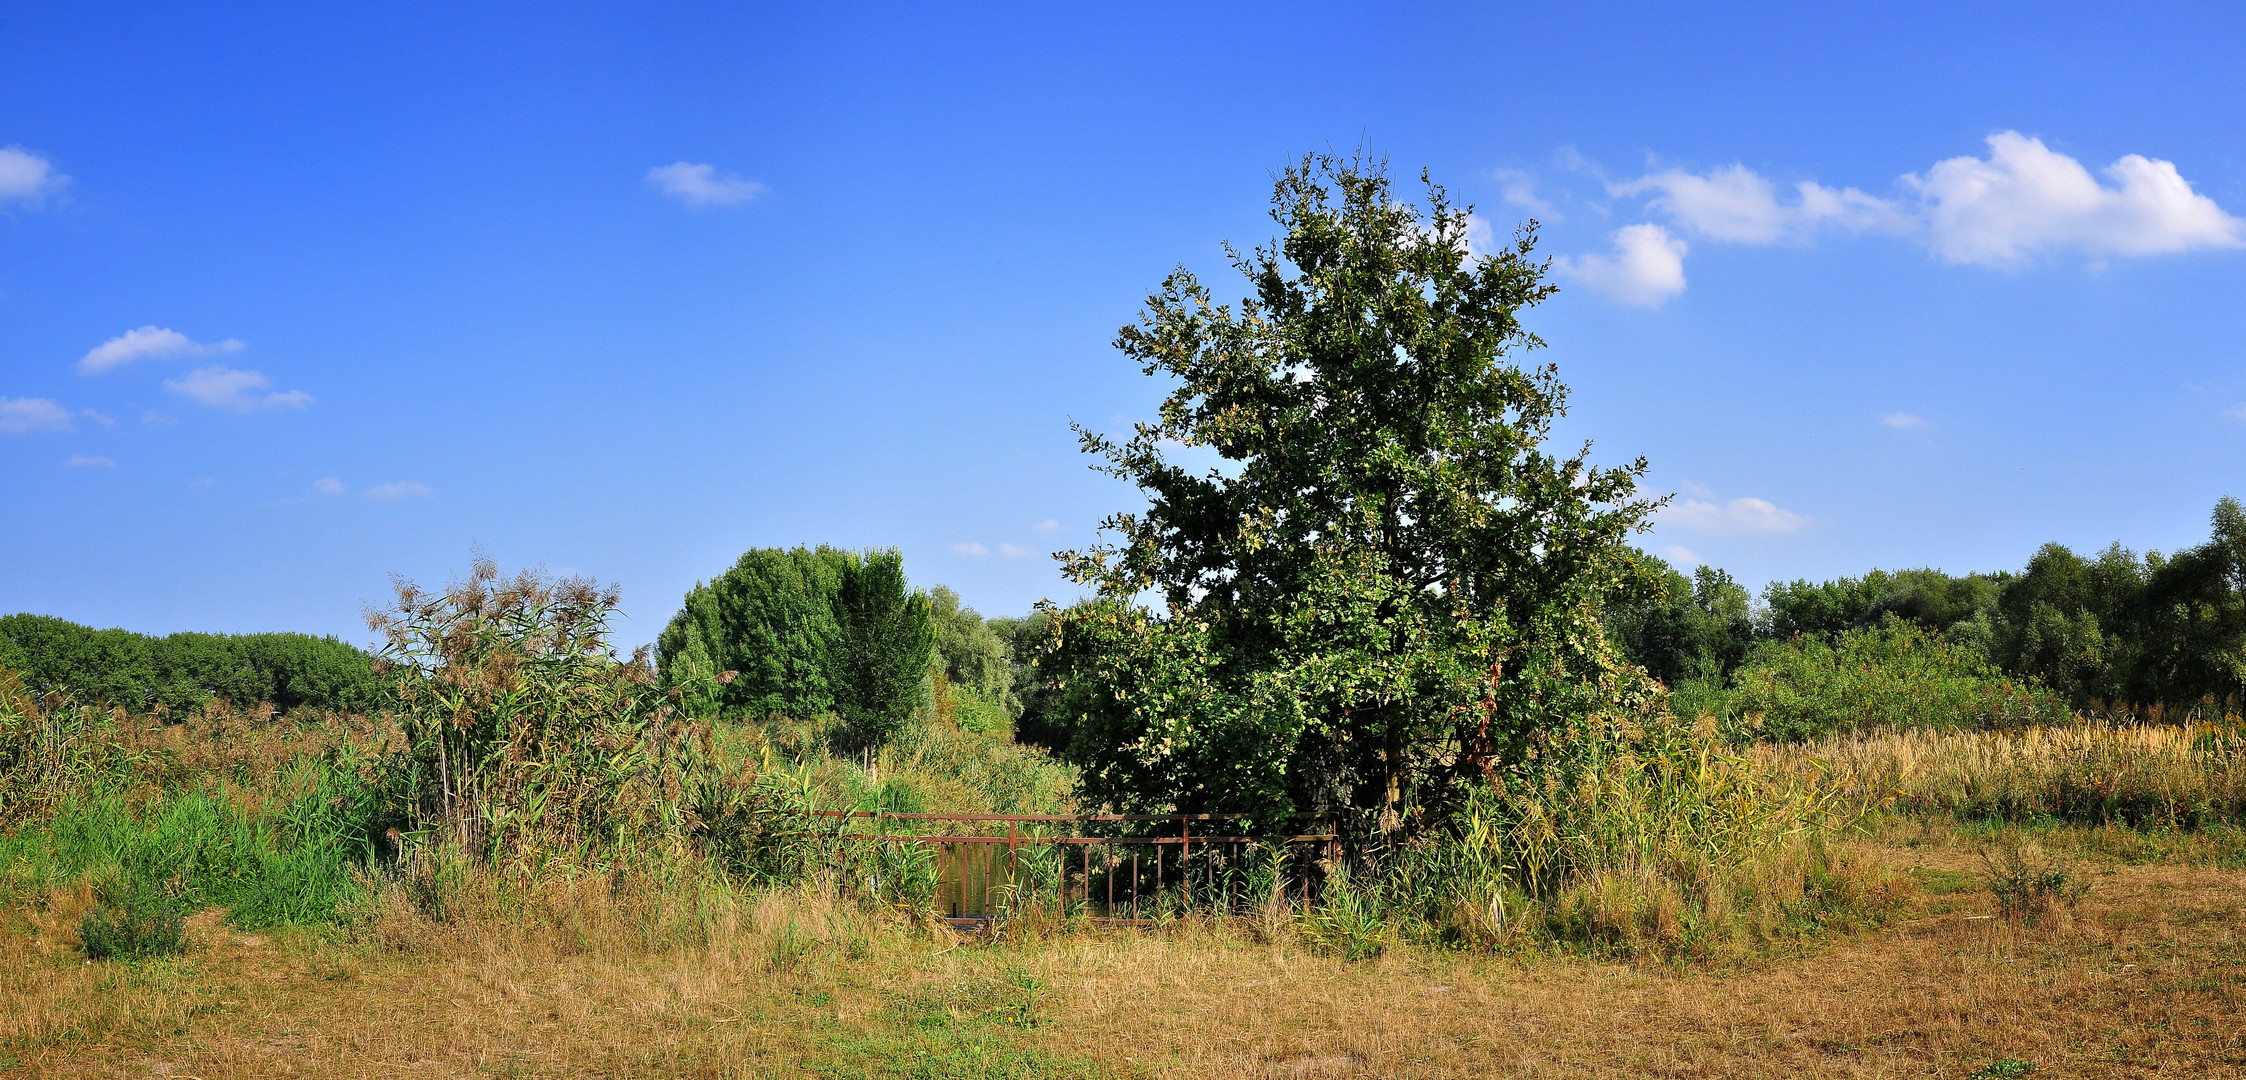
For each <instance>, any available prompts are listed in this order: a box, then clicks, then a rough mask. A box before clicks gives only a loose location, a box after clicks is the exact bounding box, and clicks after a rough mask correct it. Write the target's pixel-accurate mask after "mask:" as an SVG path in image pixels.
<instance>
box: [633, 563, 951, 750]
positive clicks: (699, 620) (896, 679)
mask: <svg viewBox="0 0 2246 1080" xmlns="http://www.w3.org/2000/svg"><path fill="white" fill-rule="evenodd" d="M950 614H951V615H952V616H953V617H954V621H955V622H960V623H964V622H965V621H966V620H965V619H964V618H961V617H960V612H959V610H958V608H957V597H956V596H955V597H953V610H952V611H951V613H950ZM966 614H967V615H970V616H971V615H973V612H967V613H966ZM976 621H978V622H979V617H976ZM937 637H938V633H937V629H936V627H935V625H934V623H933V621H932V609H931V606H930V600H929V597H928V596H926V595H925V594H922V593H919V592H916V591H914V590H913V589H911V588H910V587H909V586H908V585H907V583H906V581H905V571H904V556H903V555H902V554H901V553H899V552H898V551H897V549H895V548H874V549H869V550H866V551H862V552H858V551H844V550H841V549H839V548H830V547H824V546H822V547H818V548H804V547H798V548H793V549H790V550H785V551H783V550H780V549H778V548H758V549H756V550H753V551H750V552H747V553H746V554H744V555H742V556H741V558H740V560H739V561H738V562H736V563H734V565H733V568H732V569H730V570H727V571H726V572H725V573H724V574H723V575H721V576H719V577H718V578H717V579H716V580H714V581H710V582H707V583H704V584H698V585H696V586H695V587H694V588H693V589H692V590H690V591H689V592H688V593H687V594H686V602H685V605H684V606H683V607H682V608H681V609H680V611H679V613H678V614H677V615H676V616H674V617H673V618H672V619H671V622H670V624H669V625H668V626H666V627H665V628H664V630H663V633H662V636H661V637H660V638H658V639H657V641H656V655H657V657H658V658H659V663H660V666H661V669H662V672H663V680H664V682H665V683H666V684H669V685H678V684H683V683H689V682H693V681H696V680H705V681H706V680H709V679H711V678H712V677H714V676H717V675H719V674H722V673H724V672H728V671H730V672H734V673H735V677H734V678H733V680H732V682H731V683H730V684H728V685H726V686H725V687H724V689H722V690H720V691H718V692H717V694H716V697H715V700H714V702H713V703H712V704H714V705H715V706H716V707H717V709H718V710H719V711H720V712H721V713H722V714H723V715H726V716H732V717H744V718H747V719H752V720H764V719H768V718H771V717H775V716H785V717H793V718H796V719H805V720H808V719H814V718H817V717H821V716H825V715H828V714H830V713H831V714H833V715H835V716H837V717H838V718H839V719H840V720H841V721H842V731H841V733H840V734H842V736H843V737H844V741H845V742H847V743H849V744H851V745H853V746H859V747H862V746H878V745H880V744H881V743H882V742H885V741H887V740H888V739H890V738H892V737H894V736H895V735H896V733H897V732H898V731H899V730H900V729H902V728H903V727H904V725H905V723H906V721H908V720H909V719H910V718H911V717H912V715H913V712H914V710H915V709H917V708H919V707H921V706H922V705H923V704H924V703H925V701H924V699H925V694H924V689H923V688H924V686H925V683H926V680H927V676H928V671H929V661H930V659H931V657H932V656H933V655H934V653H935V649H936V641H937ZM962 650H963V652H965V651H971V648H970V647H969V646H968V645H966V644H965V643H963V644H962ZM962 659H963V660H965V659H966V657H964V656H963V657H962Z"/></svg>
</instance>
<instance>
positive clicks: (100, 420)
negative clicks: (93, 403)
mask: <svg viewBox="0 0 2246 1080" xmlns="http://www.w3.org/2000/svg"><path fill="white" fill-rule="evenodd" d="M78 415H80V416H83V417H85V418H86V419H88V420H91V421H93V422H94V423H97V424H100V425H101V426H103V427H116V426H117V418H116V417H114V416H110V415H108V414H106V413H103V412H102V411H101V410H99V409H80V410H78Z"/></svg>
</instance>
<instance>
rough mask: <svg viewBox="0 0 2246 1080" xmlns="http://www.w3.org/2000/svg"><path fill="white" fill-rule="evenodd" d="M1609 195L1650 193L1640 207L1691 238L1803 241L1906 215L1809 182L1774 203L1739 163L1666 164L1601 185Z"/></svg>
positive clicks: (1899, 226) (1766, 186)
mask: <svg viewBox="0 0 2246 1080" xmlns="http://www.w3.org/2000/svg"><path fill="white" fill-rule="evenodd" d="M1607 190H1608V191H1609V192H1611V193H1613V194H1616V195H1650V196H1651V197H1650V198H1648V199H1647V205H1648V206H1649V207H1650V208H1652V209H1653V210H1654V211H1656V212H1658V213H1660V214H1662V215H1664V216H1666V217H1667V218H1669V220H1670V221H1671V222H1673V223H1675V224H1676V225H1677V227H1678V228H1681V229H1683V230H1685V231H1686V232H1688V233H1691V234H1693V235H1695V236H1700V237H1705V238H1707V239H1710V240H1721V241H1724V242H1727V243H1734V244H1775V243H1778V242H1780V241H1789V240H1805V239H1807V238H1808V237H1809V236H1810V235H1811V234H1812V233H1814V232H1816V231H1817V230H1819V229H1822V228H1837V229H1841V230H1845V231H1850V232H1862V231H1864V230H1867V229H1881V228H1884V229H1893V230H1898V231H1900V230H1903V229H1907V228H1909V226H1910V219H1909V216H1908V215H1907V214H1905V213H1904V212H1903V210H1902V209H1901V208H1900V207H1898V206H1896V205H1895V204H1894V203H1891V202H1887V201H1886V200H1883V199H1879V198H1875V197H1873V196H1871V195H1866V194H1864V193H1863V192H1861V191H1858V190H1856V189H1855V188H1841V189H1838V190H1835V189H1833V188H1829V187H1825V186H1823V185H1821V184H1818V183H1817V182H1815V181H1813V180H1804V181H1802V182H1801V183H1799V184H1796V185H1794V197H1793V198H1792V199H1790V200H1781V199H1780V198H1779V197H1778V192H1777V189H1776V187H1774V186H1773V185H1772V184H1771V182H1770V181H1768V180H1765V179H1763V178H1762V177H1761V176H1759V175H1757V174H1756V173H1755V172H1754V170H1752V169H1749V168H1747V167H1746V166H1744V165H1731V166H1728V167H1725V168H1721V169H1715V170H1711V171H1709V172H1707V173H1699V174H1696V173H1689V172H1686V171H1684V170H1682V169H1668V170H1664V171H1662V172H1658V173H1653V174H1651V175H1648V176H1641V177H1639V178H1637V179H1635V180H1630V181H1626V182H1623V183H1619V184H1610V185H1608V188H1607Z"/></svg>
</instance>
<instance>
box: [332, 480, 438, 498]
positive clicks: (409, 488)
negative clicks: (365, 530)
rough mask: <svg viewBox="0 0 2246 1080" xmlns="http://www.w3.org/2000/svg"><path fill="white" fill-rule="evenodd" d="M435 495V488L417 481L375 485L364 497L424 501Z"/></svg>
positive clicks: (397, 481)
mask: <svg viewBox="0 0 2246 1080" xmlns="http://www.w3.org/2000/svg"><path fill="white" fill-rule="evenodd" d="M313 486H314V487H318V486H319V485H317V484H315V485H313ZM436 493H437V492H436V489H435V488H432V487H430V486H429V485H427V484H424V483H420V482H419V481H415V480H392V481H390V482H389V483H387V484H376V485H374V486H373V487H370V488H368V489H367V490H366V497H367V498H370V499H384V500H393V501H394V500H398V499H426V498H428V497H429V496H431V495H434V494H436Z"/></svg>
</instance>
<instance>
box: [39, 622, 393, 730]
mask: <svg viewBox="0 0 2246 1080" xmlns="http://www.w3.org/2000/svg"><path fill="white" fill-rule="evenodd" d="M0 668H6V669H9V670H12V671H14V672H16V673H17V674H18V675H20V676H21V677H22V679H23V682H24V685H25V687H26V688H27V689H29V690H30V691H31V692H32V693H35V694H48V693H55V692H61V693H67V694H69V695H71V696H72V697H73V698H74V699H75V700H78V701H81V702H85V703H88V704H96V705H104V706H115V707H118V708H123V709H128V710H132V711H136V712H140V711H149V710H156V709H161V710H164V711H166V712H169V713H173V714H179V713H186V712H191V711H193V710H195V709H199V708H201V707H203V705H204V704H205V703H206V702H210V701H214V700H216V701H221V702H225V703H226V704H229V705H232V706H234V707H236V708H248V707H250V706H252V705H256V704H259V703H270V704H271V705H273V706H274V707H275V708H277V709H279V710H281V711H282V712H289V711H292V710H295V709H299V708H312V709H331V710H335V709H365V708H368V707H370V706H372V705H373V704H374V701H375V698H376V695H377V694H378V693H379V684H378V681H377V680H376V679H375V676H374V667H373V662H372V658H371V657H369V656H368V655H367V654H366V653H365V652H362V651H360V650H359V649H357V648H355V647H353V646H351V645H349V644H346V643H345V642H342V641H338V640H337V639H335V638H333V637H313V636H312V635H309V634H200V633H179V634H170V635H167V636H164V637H154V636H151V635H147V634H137V633H134V632H132V631H129V630H116V629H111V630H96V629H93V628H91V627H87V626H81V625H79V624H77V623H74V622H69V621H67V620H64V619H57V618H53V617H51V616H46V615H30V614H18V615H8V616H5V617H0Z"/></svg>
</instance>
